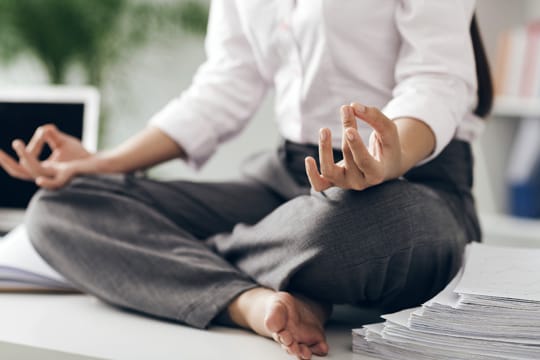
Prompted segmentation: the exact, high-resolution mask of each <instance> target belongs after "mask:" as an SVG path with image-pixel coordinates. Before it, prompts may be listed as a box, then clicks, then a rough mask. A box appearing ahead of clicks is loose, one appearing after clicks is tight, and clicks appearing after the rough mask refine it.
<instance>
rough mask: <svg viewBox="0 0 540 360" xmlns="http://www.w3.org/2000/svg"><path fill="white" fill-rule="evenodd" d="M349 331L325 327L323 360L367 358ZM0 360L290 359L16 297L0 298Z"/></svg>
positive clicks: (64, 298) (231, 340)
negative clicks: (327, 346)
mask: <svg viewBox="0 0 540 360" xmlns="http://www.w3.org/2000/svg"><path fill="white" fill-rule="evenodd" d="M346 316H348V315H346ZM340 324H341V325H340ZM352 326H353V325H350V324H346V325H344V324H343V323H339V322H334V324H332V325H331V326H330V327H329V329H328V338H329V343H330V354H329V356H328V357H327V358H328V359H353V360H361V359H367V358H366V357H362V356H359V355H356V354H353V353H352V352H351V335H350V329H351V327H352ZM0 358H1V359H10V360H21V359H25V360H26V359H40V360H49V359H54V360H88V359H126V360H128V359H129V360H137V359H178V360H180V359H182V360H184V359H187V360H191V359H196V360H203V359H204V360H206V359H208V360H210V359H211V360H214V359H246V360H247V359H249V360H252V359H260V360H265V359H273V360H274V359H288V360H290V359H293V357H291V356H289V355H286V354H285V352H284V351H283V350H282V349H281V348H280V347H279V346H278V345H277V344H275V343H274V342H273V341H271V340H267V339H264V338H262V337H259V336H256V335H253V334H251V333H249V332H247V331H242V330H236V329H228V328H222V327H215V328H212V329H211V330H210V331H201V330H196V329H192V328H189V327H186V326H182V325H179V324H175V323H168V322H164V321H160V320H155V319H151V318H147V317H144V316H141V315H137V314H132V313H129V312H125V311H121V310H118V309H115V308H113V307H110V306H108V305H106V304H103V303H102V302H100V301H97V300H95V299H94V298H92V297H90V296H85V295H21V294H0Z"/></svg>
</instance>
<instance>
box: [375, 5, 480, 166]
mask: <svg viewBox="0 0 540 360" xmlns="http://www.w3.org/2000/svg"><path fill="white" fill-rule="evenodd" d="M474 7H475V1H473V0H452V1H448V0H429V1H428V0H401V1H399V5H398V7H397V10H396V14H395V17H396V26H397V30H398V31H399V33H400V35H401V47H400V51H399V56H398V60H397V63H396V67H395V81H396V85H395V87H394V90H393V98H392V100H391V101H390V102H389V103H388V104H387V105H386V106H385V107H384V109H383V112H384V113H385V114H386V116H388V117H389V118H390V119H397V118H401V117H412V118H416V119H419V120H421V121H423V122H424V123H426V124H427V125H428V126H429V127H430V128H431V130H432V131H433V133H434V134H435V141H436V145H435V149H434V151H433V153H432V154H431V155H430V156H429V157H428V158H427V159H425V160H423V161H422V162H421V163H425V162H427V161H429V160H431V159H433V158H434V157H436V156H437V155H438V154H440V152H441V151H442V150H443V149H444V148H445V147H446V145H448V143H449V142H450V140H451V139H452V138H453V137H454V135H455V133H456V130H457V127H458V126H459V124H460V123H461V121H463V119H464V118H465V117H466V115H467V113H470V112H471V111H472V109H473V107H474V106H475V104H476V101H477V100H476V88H477V83H476V73H475V71H476V69H475V60H474V52H473V48H472V42H471V37H470V33H469V31H470V22H471V19H472V14H473V12H474Z"/></svg>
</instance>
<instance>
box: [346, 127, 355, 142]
mask: <svg viewBox="0 0 540 360" xmlns="http://www.w3.org/2000/svg"><path fill="white" fill-rule="evenodd" d="M346 135H347V139H349V140H351V141H352V140H354V138H355V135H356V134H355V133H354V129H349V130H347V133H346Z"/></svg>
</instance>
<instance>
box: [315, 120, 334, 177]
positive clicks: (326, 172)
mask: <svg viewBox="0 0 540 360" xmlns="http://www.w3.org/2000/svg"><path fill="white" fill-rule="evenodd" d="M319 162H320V164H321V174H322V176H324V177H325V178H326V179H328V180H330V181H334V180H335V179H337V177H338V172H339V169H338V167H337V166H336V164H335V162H334V149H333V148H332V133H331V132H330V129H326V128H324V129H321V131H320V133H319Z"/></svg>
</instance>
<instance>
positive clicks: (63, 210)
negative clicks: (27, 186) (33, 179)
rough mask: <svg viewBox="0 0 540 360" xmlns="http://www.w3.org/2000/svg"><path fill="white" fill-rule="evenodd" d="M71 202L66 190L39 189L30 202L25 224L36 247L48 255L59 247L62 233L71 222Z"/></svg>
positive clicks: (44, 254)
mask: <svg viewBox="0 0 540 360" xmlns="http://www.w3.org/2000/svg"><path fill="white" fill-rule="evenodd" d="M72 213H73V209H70V202H69V200H68V195H67V194H66V191H64V190H59V191H48V190H40V191H38V192H37V193H36V194H35V195H34V197H33V198H32V201H31V202H30V204H29V206H28V209H27V211H26V216H25V226H26V230H27V233H28V236H29V238H30V241H31V242H32V244H33V245H34V247H35V248H36V249H37V250H38V251H39V252H40V254H41V255H43V256H45V257H47V255H48V254H49V253H51V252H54V251H55V249H56V248H57V247H58V246H57V245H58V243H59V241H60V240H59V239H60V238H61V237H60V234H61V233H62V231H65V230H63V229H65V227H66V224H68V223H69V220H68V219H69V218H71V216H69V214H72Z"/></svg>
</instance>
